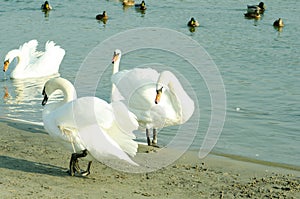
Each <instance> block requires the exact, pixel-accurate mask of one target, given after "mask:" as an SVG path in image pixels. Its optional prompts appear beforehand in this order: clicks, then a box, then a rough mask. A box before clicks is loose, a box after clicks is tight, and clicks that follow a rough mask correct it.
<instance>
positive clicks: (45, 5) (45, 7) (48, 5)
mask: <svg viewBox="0 0 300 199" xmlns="http://www.w3.org/2000/svg"><path fill="white" fill-rule="evenodd" d="M41 9H42V10H43V11H49V10H52V7H51V5H50V4H49V2H48V1H45V3H44V4H42V6H41Z"/></svg>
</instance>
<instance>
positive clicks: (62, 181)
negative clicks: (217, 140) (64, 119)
mask: <svg viewBox="0 0 300 199" xmlns="http://www.w3.org/2000/svg"><path fill="white" fill-rule="evenodd" d="M0 128H1V141H0V143H1V144H0V147H1V150H0V151H1V154H0V190H1V192H0V196H2V197H3V198H32V197H36V198H37V197H44V198H183V197H184V198H187V197H188V198H233V197H238V198H251V197H254V198H268V197H269V198H270V197H271V198H272V197H273V198H300V172H299V170H298V169H294V170H292V169H290V168H283V167H276V166H274V165H266V164H257V163H256V162H248V161H241V160H243V159H241V160H239V159H238V158H236V157H234V156H232V157H225V156H219V155H218V154H209V155H208V156H207V157H206V158H204V159H199V158H198V156H197V153H196V152H193V151H188V152H186V153H185V154H183V155H182V156H181V157H180V158H179V159H178V160H176V161H175V162H173V163H171V164H170V165H168V166H166V167H163V168H160V169H158V170H155V171H153V172H144V173H128V172H122V171H118V170H115V169H112V168H110V167H108V166H106V165H104V164H101V163H99V162H95V161H94V162H93V164H92V168H91V174H90V175H89V176H88V177H70V176H69V175H68V173H67V172H66V171H67V169H68V164H69V159H70V155H71V153H70V152H68V151H67V150H65V149H64V148H63V147H62V146H61V145H59V143H57V142H56V141H55V140H54V139H53V138H52V137H50V136H49V135H48V134H47V133H46V132H45V130H44V128H43V127H42V126H38V125H32V124H23V123H19V122H16V121H7V120H5V121H3V120H2V118H1V119H0ZM158 150H159V149H157V148H153V147H149V146H144V145H139V154H142V155H144V156H145V157H146V158H147V157H148V155H151V154H155V153H158V152H157V151H158ZM145 160H147V159H145ZM80 165H82V167H83V168H85V165H86V161H85V160H82V161H80Z"/></svg>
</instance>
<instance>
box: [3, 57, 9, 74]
mask: <svg viewBox="0 0 300 199" xmlns="http://www.w3.org/2000/svg"><path fill="white" fill-rule="evenodd" d="M8 66H9V61H8V60H6V61H5V62H4V66H3V72H6V71H7V69H8Z"/></svg>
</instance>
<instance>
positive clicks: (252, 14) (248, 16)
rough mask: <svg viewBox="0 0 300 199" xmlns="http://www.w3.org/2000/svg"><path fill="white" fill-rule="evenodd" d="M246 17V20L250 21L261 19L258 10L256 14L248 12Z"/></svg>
mask: <svg viewBox="0 0 300 199" xmlns="http://www.w3.org/2000/svg"><path fill="white" fill-rule="evenodd" d="M244 15H245V17H246V18H250V19H259V18H260V17H261V15H260V13H259V11H258V10H255V11H254V12H247V13H245V14H244Z"/></svg>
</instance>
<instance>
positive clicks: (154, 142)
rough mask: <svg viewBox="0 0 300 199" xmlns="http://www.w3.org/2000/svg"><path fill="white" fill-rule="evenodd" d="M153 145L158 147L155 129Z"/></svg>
mask: <svg viewBox="0 0 300 199" xmlns="http://www.w3.org/2000/svg"><path fill="white" fill-rule="evenodd" d="M152 144H153V145H155V146H156V145H157V129H153V140H152Z"/></svg>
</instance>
